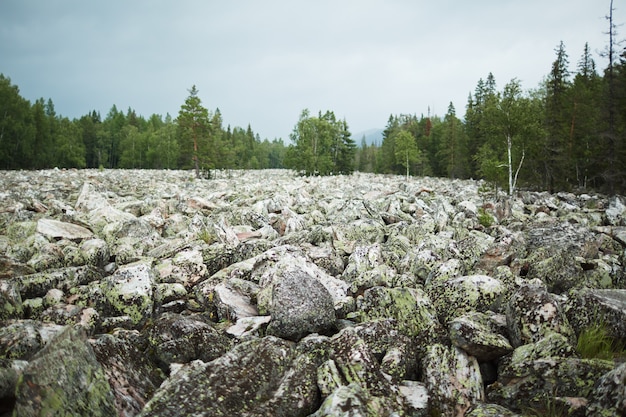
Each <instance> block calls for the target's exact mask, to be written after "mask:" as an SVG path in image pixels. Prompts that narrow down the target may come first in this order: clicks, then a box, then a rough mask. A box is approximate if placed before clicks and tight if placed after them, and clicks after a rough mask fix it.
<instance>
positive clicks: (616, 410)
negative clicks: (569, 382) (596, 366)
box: [587, 363, 626, 417]
mask: <svg viewBox="0 0 626 417" xmlns="http://www.w3.org/2000/svg"><path fill="white" fill-rule="evenodd" d="M587 415H588V416H592V415H593V416H606V417H608V416H618V415H622V416H623V415H626V363H622V364H621V365H619V366H617V367H616V368H615V369H613V370H611V371H609V372H607V373H606V374H604V375H602V376H601V377H600V379H598V382H597V383H596V385H595V386H594V388H593V391H592V392H591V398H590V399H589V407H588V408H587Z"/></svg>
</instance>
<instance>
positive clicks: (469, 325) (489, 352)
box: [448, 313, 513, 362]
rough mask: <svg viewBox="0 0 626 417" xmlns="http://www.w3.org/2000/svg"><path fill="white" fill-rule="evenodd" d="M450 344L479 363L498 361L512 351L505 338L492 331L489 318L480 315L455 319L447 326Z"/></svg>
mask: <svg viewBox="0 0 626 417" xmlns="http://www.w3.org/2000/svg"><path fill="white" fill-rule="evenodd" d="M448 333H449V335H450V340H451V342H452V344H453V345H454V346H456V347H458V348H461V349H462V350H464V351H465V352H466V353H467V354H469V355H471V356H474V357H476V359H478V360H479V361H481V362H486V361H492V360H494V359H498V358H500V357H502V356H504V355H506V354H507V353H510V352H512V351H513V347H512V346H511V343H510V342H509V341H508V339H507V338H506V337H504V336H503V335H501V334H499V333H497V332H496V331H494V330H493V325H490V323H489V317H488V316H486V315H484V314H481V313H473V314H471V313H470V314H466V315H463V316H460V317H457V318H455V319H453V320H451V321H450V323H449V324H448Z"/></svg>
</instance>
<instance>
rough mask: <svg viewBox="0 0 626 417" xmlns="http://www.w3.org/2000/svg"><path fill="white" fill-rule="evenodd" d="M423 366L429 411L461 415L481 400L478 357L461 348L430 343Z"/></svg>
mask: <svg viewBox="0 0 626 417" xmlns="http://www.w3.org/2000/svg"><path fill="white" fill-rule="evenodd" d="M422 368H423V373H424V382H425V384H426V389H427V390H428V393H429V395H430V398H429V410H430V413H431V415H445V416H457V417H462V416H464V415H465V412H466V411H467V410H469V409H470V407H472V406H474V405H476V404H478V403H480V402H482V401H484V399H485V391H484V388H483V380H482V376H481V373H480V368H479V366H478V361H477V360H476V358H474V357H472V356H469V355H467V354H466V353H465V352H463V351H462V350H461V349H459V348H456V347H450V348H448V347H446V346H444V345H441V344H434V345H431V346H429V347H428V349H427V350H426V355H425V356H424V359H423V361H422Z"/></svg>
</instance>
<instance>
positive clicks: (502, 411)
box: [465, 403, 520, 417]
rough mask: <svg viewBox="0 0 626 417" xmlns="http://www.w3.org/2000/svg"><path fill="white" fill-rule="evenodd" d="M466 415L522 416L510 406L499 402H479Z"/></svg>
mask: <svg viewBox="0 0 626 417" xmlns="http://www.w3.org/2000/svg"><path fill="white" fill-rule="evenodd" d="M465 417H520V415H519V414H516V413H514V412H513V411H511V410H509V409H508V408H505V407H502V406H501V405H498V404H484V403H483V404H477V405H475V406H474V407H472V408H471V411H468V412H467V413H465Z"/></svg>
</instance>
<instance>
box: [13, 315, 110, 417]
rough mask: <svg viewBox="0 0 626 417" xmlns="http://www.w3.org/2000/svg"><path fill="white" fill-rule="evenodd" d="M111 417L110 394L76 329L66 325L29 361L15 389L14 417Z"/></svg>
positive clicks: (102, 373)
mask: <svg viewBox="0 0 626 417" xmlns="http://www.w3.org/2000/svg"><path fill="white" fill-rule="evenodd" d="M59 413H62V414H63V415H65V416H85V415H90V416H114V415H116V414H117V413H116V409H115V406H114V396H113V392H112V390H111V387H110V386H109V383H108V381H107V378H106V375H105V373H104V370H103V369H102V366H101V365H100V364H99V363H98V361H97V360H96V357H95V354H94V352H93V349H92V348H91V346H90V345H89V343H87V339H86V337H85V334H84V333H83V332H82V331H80V330H75V329H73V328H72V327H67V328H66V329H65V330H64V331H63V332H62V333H60V334H59V335H58V336H57V337H55V338H54V339H53V340H52V341H50V343H49V344H48V345H47V346H46V347H45V348H44V349H42V350H41V351H39V352H38V353H37V354H36V355H35V356H34V357H33V358H32V359H31V360H30V362H29V364H28V366H27V367H26V369H24V373H23V374H22V376H21V378H20V380H19V382H18V384H17V388H16V392H15V409H14V415H16V416H25V417H28V416H33V417H34V416H41V415H60V414H59Z"/></svg>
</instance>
